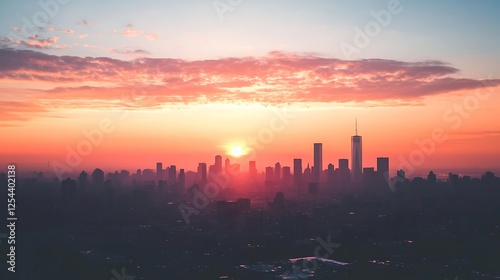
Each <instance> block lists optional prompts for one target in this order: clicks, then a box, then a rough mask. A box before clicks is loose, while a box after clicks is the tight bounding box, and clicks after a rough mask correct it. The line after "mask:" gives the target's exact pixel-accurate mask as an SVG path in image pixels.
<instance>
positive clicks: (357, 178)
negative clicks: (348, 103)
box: [351, 120, 363, 185]
mask: <svg viewBox="0 0 500 280" xmlns="http://www.w3.org/2000/svg"><path fill="white" fill-rule="evenodd" d="M362 140H363V139H362V137H361V136H359V135H358V122H357V120H356V135H354V136H352V137H351V172H352V182H353V183H354V184H355V185H360V184H361V183H362V182H363V151H362V144H363V143H362Z"/></svg>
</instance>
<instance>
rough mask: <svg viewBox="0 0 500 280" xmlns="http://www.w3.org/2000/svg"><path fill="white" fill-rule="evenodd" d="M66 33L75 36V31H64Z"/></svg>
mask: <svg viewBox="0 0 500 280" xmlns="http://www.w3.org/2000/svg"><path fill="white" fill-rule="evenodd" d="M64 33H66V34H74V33H75V31H74V30H71V29H66V30H64Z"/></svg>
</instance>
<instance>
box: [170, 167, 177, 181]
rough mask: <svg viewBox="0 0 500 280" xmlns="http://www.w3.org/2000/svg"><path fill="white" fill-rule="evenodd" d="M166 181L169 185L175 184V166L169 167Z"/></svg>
mask: <svg viewBox="0 0 500 280" xmlns="http://www.w3.org/2000/svg"><path fill="white" fill-rule="evenodd" d="M168 181H169V183H171V184H175V183H176V182H177V167H176V166H175V165H170V168H169V169H168Z"/></svg>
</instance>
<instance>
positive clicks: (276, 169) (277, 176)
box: [274, 162, 281, 184]
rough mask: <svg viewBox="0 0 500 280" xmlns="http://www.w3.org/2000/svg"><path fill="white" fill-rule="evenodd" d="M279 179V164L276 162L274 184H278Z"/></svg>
mask: <svg viewBox="0 0 500 280" xmlns="http://www.w3.org/2000/svg"><path fill="white" fill-rule="evenodd" d="M280 181H281V164H280V163H279V162H277V163H276V164H275V165H274V182H275V183H276V184H279V182H280Z"/></svg>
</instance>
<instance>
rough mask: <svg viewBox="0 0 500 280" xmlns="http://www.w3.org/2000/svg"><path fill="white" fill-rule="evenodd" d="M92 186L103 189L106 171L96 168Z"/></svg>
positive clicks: (93, 173)
mask: <svg viewBox="0 0 500 280" xmlns="http://www.w3.org/2000/svg"><path fill="white" fill-rule="evenodd" d="M92 185H94V186H96V187H102V186H103V185H104V171H102V170H101V169H99V168H96V169H95V170H94V172H92Z"/></svg>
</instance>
